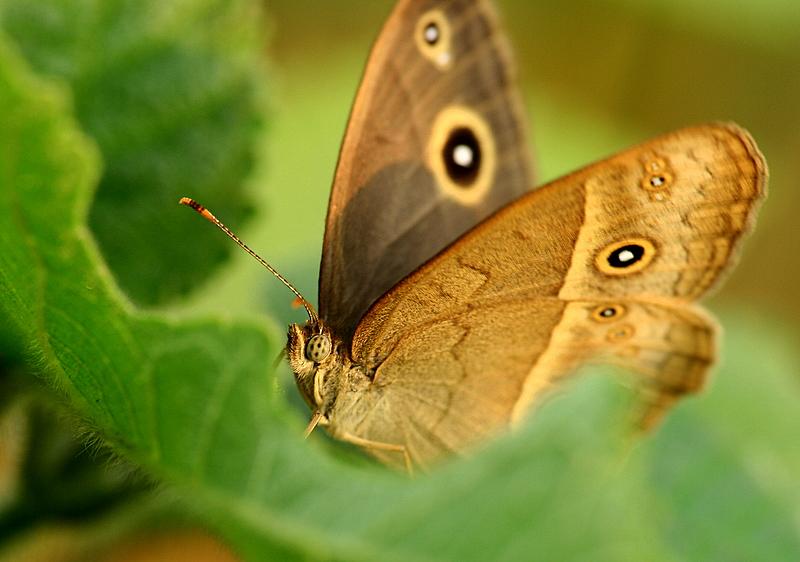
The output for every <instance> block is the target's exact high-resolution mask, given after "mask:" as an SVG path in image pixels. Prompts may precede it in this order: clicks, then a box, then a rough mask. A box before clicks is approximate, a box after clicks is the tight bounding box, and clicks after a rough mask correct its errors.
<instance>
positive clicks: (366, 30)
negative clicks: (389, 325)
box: [0, 0, 800, 562]
mask: <svg viewBox="0 0 800 562" xmlns="http://www.w3.org/2000/svg"><path fill="white" fill-rule="evenodd" d="M497 4H498V8H499V11H500V14H501V16H502V21H503V23H504V28H505V29H506V30H507V32H508V34H509V38H510V43H511V45H512V48H513V52H514V54H515V59H516V61H517V70H518V74H519V83H520V88H521V92H522V94H523V98H524V101H525V105H526V109H527V114H528V117H529V131H530V139H531V141H532V142H531V156H532V158H533V159H534V162H535V164H536V171H537V182H538V183H539V184H541V183H545V182H547V181H550V180H553V179H555V178H557V177H559V176H561V175H563V174H566V173H569V172H570V171H572V170H575V169H577V168H580V167H582V166H584V165H586V164H589V163H591V162H594V161H597V160H599V159H602V158H604V157H607V156H610V155H611V154H614V153H615V152H617V151H620V150H622V149H625V148H626V147H628V146H631V145H633V144H636V143H639V142H642V141H645V140H647V139H648V138H651V137H653V136H656V135H658V134H661V133H665V132H668V131H670V130H674V129H677V128H681V127H684V126H688V125H692V124H699V123H703V122H709V121H735V122H736V123H738V124H739V125H741V126H743V127H745V128H746V129H748V130H749V131H750V132H751V133H752V135H753V137H754V138H755V139H756V141H757V143H758V145H759V146H760V148H761V150H762V152H763V153H764V155H765V157H766V160H767V162H768V165H769V168H770V181H769V196H768V198H767V200H766V201H765V203H764V205H763V206H762V208H761V211H760V216H759V219H758V222H757V225H756V228H755V230H754V232H753V233H752V235H750V236H749V238H748V239H747V241H746V242H745V244H744V248H743V253H742V256H741V261H740V263H739V265H738V267H736V268H735V269H734V270H733V272H732V274H731V275H730V276H729V278H728V279H727V281H726V282H725V283H724V285H722V287H721V288H720V290H719V291H717V293H715V294H714V295H713V296H712V297H711V298H710V299H708V301H707V305H708V308H710V309H711V310H712V312H713V313H714V315H715V316H717V317H719V319H720V322H721V324H722V326H723V331H724V336H723V338H722V346H721V347H722V350H721V361H720V365H719V367H718V368H717V370H716V372H715V376H714V377H712V381H711V384H710V386H709V388H708V389H707V391H706V392H705V393H704V394H702V395H701V396H700V397H693V398H690V399H687V400H686V401H684V402H682V403H681V404H680V405H679V407H678V408H676V410H675V412H674V413H673V414H672V415H670V416H669V417H668V419H667V421H666V423H665V425H664V426H663V427H662V428H661V430H660V431H659V432H657V433H656V434H655V435H652V436H649V437H647V438H646V439H644V440H642V441H638V442H637V444H636V445H635V446H634V447H627V445H628V443H627V442H626V444H625V445H620V441H621V439H620V438H619V434H620V433H621V432H622V430H620V427H621V426H623V425H624V424H625V423H627V421H629V420H628V417H629V413H630V411H631V409H632V408H631V406H632V403H633V401H634V400H633V394H632V393H630V392H628V391H627V390H625V385H620V384H619V380H620V379H619V378H614V377H610V376H602V377H578V378H577V381H576V384H575V386H569V385H567V387H566V388H567V391H565V392H564V393H563V395H562V394H558V395H557V397H556V398H554V399H553V400H551V401H548V402H547V403H546V404H545V406H544V407H543V408H542V410H541V411H537V412H536V415H535V416H534V417H533V418H532V420H531V421H530V423H529V424H528V425H526V426H524V427H523V428H522V429H521V430H520V432H519V433H516V434H513V435H511V436H505V437H503V438H501V439H499V440H497V441H495V442H492V443H491V444H489V445H487V447H486V448H485V449H482V450H481V451H480V452H479V453H478V454H475V455H474V456H470V457H469V458H468V459H465V460H459V461H455V462H452V463H446V464H445V465H444V466H442V467H441V468H440V469H437V470H434V471H432V472H431V473H430V474H418V475H417V477H416V478H414V479H408V478H405V477H404V476H403V475H398V474H393V473H391V472H389V471H388V470H386V469H384V468H383V467H380V466H377V465H376V464H375V463H373V462H371V461H370V460H369V459H366V458H364V457H363V455H360V454H359V453H358V452H357V451H353V450H350V449H347V448H345V447H343V446H341V445H339V444H335V443H332V442H330V441H326V440H325V439H324V438H323V436H322V435H320V434H321V432H318V434H315V435H314V436H313V438H312V439H310V440H308V441H303V440H302V429H303V427H304V423H305V422H306V419H307V418H306V416H307V411H306V408H305V405H304V404H302V403H301V400H300V399H299V397H298V395H297V393H296V392H295V389H294V388H293V383H292V381H291V380H290V378H289V375H288V372H287V370H286V368H285V367H283V368H282V369H281V370H279V372H278V374H277V375H276V374H275V372H274V371H273V369H272V368H271V365H272V361H273V360H274V358H275V357H277V356H278V354H279V353H280V350H281V349H282V347H283V345H284V344H285V339H284V333H285V332H284V329H285V326H286V324H287V323H289V322H292V321H295V322H297V321H303V319H304V315H303V313H302V311H301V310H297V309H293V308H292V305H291V301H292V296H293V295H291V293H289V292H288V291H287V290H286V288H285V287H283V286H282V285H281V284H280V283H278V282H277V281H276V280H275V279H274V278H273V277H272V276H270V275H269V274H268V273H267V272H266V271H264V270H263V269H262V268H260V267H259V266H258V264H257V263H255V262H254V261H253V260H252V259H251V258H250V257H249V256H247V255H246V254H245V253H244V252H241V251H239V249H238V248H236V247H235V246H234V245H233V244H232V243H231V242H230V241H229V240H228V239H226V238H225V237H224V236H223V235H222V234H221V233H220V232H218V231H217V230H216V229H214V228H213V227H212V226H211V225H209V224H208V223H206V222H205V221H203V220H201V219H200V218H199V217H197V216H196V215H195V214H194V213H191V212H190V211H189V210H187V209H186V208H183V207H179V206H178V204H177V198H178V197H179V196H182V195H187V196H192V197H195V198H197V199H198V200H199V201H200V202H201V203H203V204H205V205H207V206H208V207H209V208H211V210H212V211H214V213H215V214H216V215H217V216H218V217H219V218H220V219H222V220H223V221H225V222H226V223H228V224H229V226H231V227H232V228H233V229H234V230H235V231H236V232H237V233H238V234H239V235H240V236H241V237H242V238H243V239H244V240H245V241H246V242H247V243H248V244H249V245H250V246H252V247H253V248H254V249H255V250H256V251H258V252H259V253H260V254H261V255H263V256H264V258H266V259H267V260H268V261H269V262H270V263H272V264H273V265H274V266H275V267H276V268H277V269H278V270H279V271H281V273H283V274H284V275H285V276H286V277H287V278H288V279H289V280H291V282H292V283H294V284H295V285H297V287H298V288H299V289H300V290H301V292H303V293H304V294H305V295H307V296H308V297H309V299H310V300H315V297H316V288H317V273H318V267H319V259H320V251H321V246H322V236H323V225H324V219H325V213H326V207H327V203H328V194H329V190H330V185H331V180H332V177H333V174H334V169H335V165H336V159H337V154H338V150H339V144H340V141H341V139H342V135H343V133H344V129H345V125H346V122H347V117H348V113H349V110H350V106H351V103H352V100H353V97H354V95H355V92H356V89H357V87H358V83H359V79H360V77H361V73H362V70H363V67H364V64H365V62H366V59H367V56H368V54H369V48H370V46H371V44H372V42H373V40H374V39H375V37H376V36H377V34H378V32H379V30H380V27H381V25H382V23H383V21H384V20H385V18H386V16H387V15H388V14H389V12H390V10H391V8H392V5H393V2H391V1H389V0H380V1H378V0H335V1H311V0H174V1H173V0H170V1H168V2H162V1H160V0H137V1H130V0H103V1H102V2H100V1H98V0H70V1H67V0H39V1H37V2H29V1H28V0H0V562H5V561H6V560H8V561H18V560H23V561H38V560H43V561H44V560H47V561H52V560H59V561H63V562H72V561H81V560H131V561H133V560H162V559H163V560H166V559H169V560H231V559H234V558H243V559H246V560H294V559H297V560H378V559H379V560H411V559H413V560H456V559H458V560H489V559H491V560H522V559H542V560H609V561H611V560H613V561H619V560H631V561H633V560H636V561H638V560H664V561H667V560H670V561H671V560H725V561H727V560H748V561H750V560H769V561H772V560H794V559H797V555H798V553H799V552H800V523H798V522H800V487H798V486H797V474H799V473H800V415H798V412H800V409H798V400H800V359H798V358H799V357H800V346H798V344H799V343H800V337H798V336H800V292H798V289H800V250H799V249H798V246H800V220H798V218H797V217H796V216H795V215H796V214H797V213H799V212H800V181H798V178H799V177H800V8H799V6H798V3H797V0H758V1H757V0H743V1H739V2H730V1H729V0H707V1H705V2H696V1H694V0H646V1H640V0H596V1H589V0H564V1H562V2H544V1H542V2H532V1H523V0H499V1H498V2H497ZM627 380H630V379H627ZM622 420H624V421H622ZM624 427H625V428H628V427H629V426H628V425H624Z"/></svg>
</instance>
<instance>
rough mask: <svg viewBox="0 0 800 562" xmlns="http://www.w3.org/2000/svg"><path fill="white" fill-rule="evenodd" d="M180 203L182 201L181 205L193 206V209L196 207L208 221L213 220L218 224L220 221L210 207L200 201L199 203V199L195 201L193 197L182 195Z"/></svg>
mask: <svg viewBox="0 0 800 562" xmlns="http://www.w3.org/2000/svg"><path fill="white" fill-rule="evenodd" d="M178 203H180V204H181V205H186V206H187V207H191V208H192V209H194V210H195V211H197V212H198V213H200V214H201V215H203V218H204V219H206V220H208V221H211V222H213V223H214V224H216V223H217V222H218V221H217V217H215V216H214V215H212V214H211V211H209V210H208V209H206V208H205V207H203V206H202V205H201V204H200V203H198V202H197V201H195V200H194V199H192V198H191V197H181V199H180V201H178Z"/></svg>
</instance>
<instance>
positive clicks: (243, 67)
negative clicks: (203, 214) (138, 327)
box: [0, 0, 265, 304]
mask: <svg viewBox="0 0 800 562" xmlns="http://www.w3.org/2000/svg"><path fill="white" fill-rule="evenodd" d="M0 21H2V28H3V29H5V30H6V32H7V33H9V34H10V36H11V37H12V38H13V39H14V40H15V42H16V43H17V45H18V47H19V48H20V49H21V51H22V53H23V54H24V55H25V57H26V58H27V59H28V60H29V62H30V63H31V64H32V65H33V67H34V68H35V69H36V70H37V71H39V72H41V73H43V74H45V75H47V76H50V77H56V78H58V79H60V80H63V81H64V82H65V83H66V84H67V85H68V87H69V88H70V91H71V93H72V96H73V99H74V104H75V112H76V115H77V117H78V120H79V121H80V123H81V125H82V127H83V129H84V130H85V131H86V132H87V133H88V134H90V135H91V136H92V137H93V138H94V140H95V141H96V142H97V144H98V145H99V147H100V153H101V155H102V159H103V169H102V174H101V177H100V185H99V189H98V192H97V195H96V198H95V200H94V202H93V205H92V208H91V213H90V223H91V227H92V231H93V232H94V234H95V236H96V237H97V240H98V242H99V244H100V248H101V249H102V251H103V254H104V255H105V257H106V260H107V262H108V264H109V266H110V267H111V269H112V271H113V272H114V274H115V276H116V278H117V280H118V282H119V284H120V285H121V287H122V288H123V290H124V291H125V292H126V293H127V294H128V295H129V296H130V297H131V298H132V299H133V300H134V301H136V302H139V303H144V304H153V303H161V302H165V301H167V300H168V299H170V298H173V297H175V296H176V295H180V294H184V293H186V292H187V291H188V290H189V289H190V288H192V287H193V286H195V285H197V284H198V283H200V282H201V281H203V280H204V279H205V278H207V277H208V275H209V273H210V271H211V270H212V269H213V268H214V267H215V266H217V265H218V264H219V263H220V262H221V261H222V260H223V259H224V258H225V257H226V256H227V255H228V253H229V252H230V251H231V250H232V247H231V245H230V244H228V243H227V242H226V241H225V240H223V239H221V238H220V237H219V236H216V233H214V232H212V231H211V230H205V231H202V230H195V229H193V228H191V226H189V225H193V223H192V222H191V221H190V219H189V218H188V216H186V215H182V216H179V217H177V218H176V217H173V216H171V209H172V205H173V203H174V202H175V201H176V200H177V199H178V198H179V197H180V196H182V195H191V196H193V197H196V198H198V199H200V200H201V201H203V202H205V203H206V204H208V205H213V206H214V208H215V210H216V211H217V212H219V213H221V214H222V216H225V217H226V218H227V220H229V222H230V223H231V226H235V225H237V224H239V223H241V221H242V219H243V218H244V217H245V215H247V214H248V213H249V212H250V210H251V204H250V202H249V200H248V197H247V196H246V194H245V193H244V191H243V188H242V185H243V181H244V179H245V178H246V177H247V176H248V174H249V173H250V171H251V168H252V167H253V163H254V150H255V144H254V141H255V139H256V136H257V134H258V133H259V130H260V127H261V120H262V117H261V116H262V115H263V92H264V90H265V86H264V82H265V80H264V76H263V74H264V69H263V68H262V65H261V64H260V56H261V51H262V47H263V37H262V35H261V33H260V29H261V28H262V27H263V21H262V19H261V17H260V14H259V10H258V6H257V4H256V3H255V2H253V1H251V0H235V1H228V0H191V1H190V0H187V1H183V2H159V1H158V0H146V1H140V0H137V1H131V0H109V1H104V2H97V1H95V0H78V1H76V2H62V1H60V0H43V1H41V2H38V1H37V2H27V1H26V0H4V1H3V2H0ZM167 209H170V211H167ZM165 240H168V241H169V242H168V243H164V241H165ZM189 241H191V244H189V243H188V242H189Z"/></svg>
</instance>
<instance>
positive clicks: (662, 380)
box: [181, 0, 767, 468]
mask: <svg viewBox="0 0 800 562" xmlns="http://www.w3.org/2000/svg"><path fill="white" fill-rule="evenodd" d="M521 108H522V106H521V103H520V100H519V97H518V94H517V92H516V86H515V79H514V74H513V70H512V64H511V62H510V56H509V48H508V46H507V43H506V39H505V37H504V36H503V34H502V32H501V31H500V29H499V26H498V21H497V16H496V14H495V12H494V10H493V8H492V6H491V4H490V3H489V2H487V1H484V0H450V1H444V0H400V2H398V3H397V5H396V7H395V9H394V11H393V12H392V14H391V16H390V17H389V19H388V21H387V22H386V24H385V26H384V27H383V30H382V31H381V33H380V36H379V38H378V40H377V42H376V43H375V45H374V47H373V49H372V52H371V55H370V58H369V61H368V64H367V67H366V71H365V74H364V77H363V80H362V83H361V86H360V89H359V91H358V94H357V96H356V100H355V103H354V106H353V108H352V112H351V116H350V121H349V124H348V126H347V131H346V134H345V137H344V141H343V144H342V148H341V152H340V157H339V163H338V166H337V169H336V174H335V178H334V182H333V188H332V192H331V196H330V202H329V207H328V216H327V222H326V228H325V238H324V243H323V250H322V261H321V267H320V280H319V305H320V310H319V313H317V311H316V310H315V309H314V307H313V306H312V305H311V304H310V303H309V302H308V301H307V300H306V299H304V298H303V297H302V296H301V295H300V293H299V292H297V291H296V289H294V288H293V287H292V286H291V284H289V283H288V281H286V280H285V279H284V278H283V277H281V276H280V274H278V272H277V271H275V270H274V269H273V268H272V267H271V266H270V265H269V264H267V263H266V262H265V261H264V260H262V259H261V258H260V257H258V256H257V254H255V252H253V251H252V250H250V249H249V248H247V246H245V245H244V244H243V243H242V242H241V241H240V240H239V239H238V238H236V236H235V235H234V234H233V233H232V232H230V230H228V229H227V228H226V227H225V226H224V225H223V224H222V223H220V222H219V221H218V220H217V219H216V218H215V217H214V216H213V215H212V214H211V213H210V212H209V211H208V210H207V209H205V208H204V207H202V206H201V205H200V204H199V203H196V202H195V201H193V200H191V199H188V198H184V199H182V200H181V202H182V203H184V204H187V205H189V206H192V207H193V208H195V210H197V211H199V212H201V213H202V214H204V216H205V217H206V218H207V219H209V220H211V221H212V222H214V223H215V224H216V225H217V226H219V227H220V228H222V229H223V230H224V231H225V232H226V233H227V234H228V235H229V236H231V237H232V238H234V240H236V241H237V243H239V244H240V245H241V246H243V247H244V248H245V249H246V250H247V251H248V252H249V253H251V254H252V255H253V256H254V257H256V258H257V259H258V260H259V261H260V262H261V263H262V264H263V265H264V266H265V267H267V268H268V269H270V271H272V272H273V273H274V274H275V275H276V276H277V277H278V278H279V279H280V280H281V281H283V282H284V283H285V284H286V285H287V286H288V287H289V288H290V289H292V290H293V291H294V292H295V294H296V295H297V297H298V300H299V302H300V303H301V304H303V306H305V308H306V311H307V313H308V321H307V322H306V323H304V324H302V325H300V324H292V325H291V326H290V327H289V331H288V343H287V347H286V354H287V356H288V360H289V364H290V366H291V369H292V371H293V372H294V377H295V381H296V383H297V387H298V388H299V390H300V393H301V394H302V396H303V398H304V399H305V401H306V402H307V403H308V405H309V406H310V408H311V410H312V412H313V416H312V419H311V422H310V423H309V426H308V430H307V433H310V432H311V431H312V430H313V429H314V428H315V427H316V426H317V425H320V426H324V427H326V428H327V430H328V431H329V433H330V434H331V435H332V436H333V437H335V438H338V439H341V440H343V441H347V442H350V443H352V444H355V445H358V446H360V447H362V448H363V449H364V450H366V451H368V452H369V453H371V454H372V455H374V456H375V457H377V458H378V459H379V460H381V461H383V462H385V463H387V464H390V465H395V466H405V467H407V468H408V467H411V466H412V465H417V466H422V467H426V466H430V465H431V464H433V463H435V462H436V461H438V460H439V459H442V458H444V457H446V456H448V455H450V454H453V453H462V452H464V451H466V450H469V449H470V448H471V447H472V446H474V444H476V443H478V442H481V441H483V440H485V439H487V438H489V437H490V436H492V435H494V434H496V433H498V432H500V431H502V430H503V429H505V428H507V427H509V426H514V425H516V424H518V423H520V421H521V420H523V419H524V418H525V416H526V415H527V414H528V413H530V412H531V411H533V410H534V409H535V408H536V406H537V405H538V404H539V403H540V402H541V400H542V398H543V397H544V396H546V395H547V391H548V390H549V389H551V388H553V387H555V386H556V385H557V384H558V383H559V381H561V380H562V379H564V378H566V377H568V376H569V375H570V374H571V373H573V372H574V371H575V370H576V369H577V368H578V367H580V366H582V365H584V364H586V363H612V364H617V365H621V366H623V367H625V368H627V369H631V370H633V371H635V372H637V373H638V381H639V382H640V385H639V386H640V388H641V392H642V396H643V398H644V407H643V412H642V417H641V425H642V427H645V428H647V427H651V426H653V425H655V424H656V423H657V422H658V421H659V420H660V419H661V418H662V416H663V415H664V414H665V412H666V411H667V410H668V409H669V408H670V407H671V406H672V405H673V404H674V403H675V402H676V401H677V400H678V399H680V398H681V397H682V396H684V395H686V394H688V393H692V392H695V391H697V390H699V389H700V388H702V386H703V383H704V382H705V380H706V378H707V376H708V372H709V369H710V367H711V366H712V364H713V363H714V360H715V357H716V334H717V328H716V324H715V322H714V320H713V319H712V318H711V317H710V316H709V315H708V313H706V312H705V311H704V310H703V309H701V308H699V307H698V306H697V305H695V304H693V303H694V301H696V300H697V299H698V298H700V297H701V296H703V295H704V294H706V293H707V292H708V291H709V290H710V289H711V288H712V287H714V286H715V285H716V284H717V283H718V282H719V280H720V278H721V277H722V275H723V274H724V273H725V272H727V271H728V270H729V269H730V268H731V265H732V263H733V262H734V259H735V257H736V255H737V251H738V249H739V246H740V244H741V241H742V238H743V237H744V236H745V235H746V234H747V233H748V231H749V230H751V228H752V225H753V222H754V218H755V214H756V212H757V208H758V206H759V202H760V201H761V200H762V199H763V198H764V196H765V193H766V178H767V169H766V163H765V161H764V158H763V156H762V155H761V153H760V152H759V150H758V148H757V147H756V145H755V142H754V141H753V139H752V138H751V136H750V135H749V134H748V133H747V132H746V131H744V130H743V129H741V128H739V127H738V126H736V125H733V124H709V125H702V126H697V127H692V128H687V129H683V130H679V131H676V132H673V133H669V134H666V135H664V136H661V137H658V138H655V139H653V140H650V141H648V142H646V143H644V144H641V145H639V146H636V147H634V148H631V149H628V150H626V151H624V152H621V153H619V154H617V155H615V156H613V157H611V158H609V159H607V160H603V161H601V162H598V163H595V164H592V165H590V166H588V167H586V168H584V169H582V170H580V171H577V172H575V173H572V174H570V175H568V176H566V177H563V178H561V179H558V180H556V181H554V182H552V183H549V184H547V185H545V186H542V187H539V188H538V189H535V190H531V187H532V186H533V179H532V173H531V165H530V163H529V159H528V158H529V157H528V154H529V149H528V145H527V141H526V134H525V130H524V126H523V123H524V121H525V119H524V117H523V112H522V109H521Z"/></svg>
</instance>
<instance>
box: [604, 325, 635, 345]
mask: <svg viewBox="0 0 800 562" xmlns="http://www.w3.org/2000/svg"><path fill="white" fill-rule="evenodd" d="M635 333H636V330H635V329H634V327H633V326H631V325H630V324H623V325H622V326H615V327H614V328H611V329H610V330H609V331H608V332H606V339H607V340H608V341H609V342H611V343H619V342H622V341H625V340H629V339H631V338H632V337H633V335H634V334H635Z"/></svg>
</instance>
